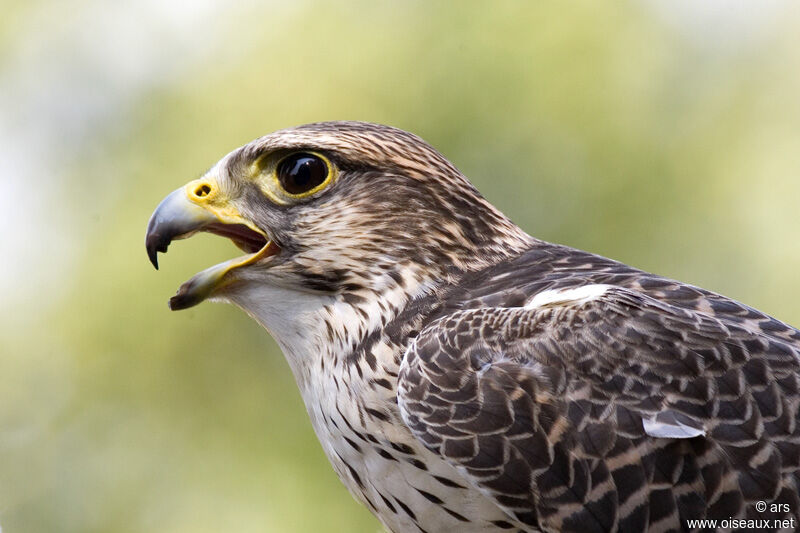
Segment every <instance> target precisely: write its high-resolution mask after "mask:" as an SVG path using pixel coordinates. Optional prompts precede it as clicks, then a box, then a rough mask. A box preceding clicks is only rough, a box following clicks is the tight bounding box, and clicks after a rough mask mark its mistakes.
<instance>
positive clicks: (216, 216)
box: [145, 179, 280, 311]
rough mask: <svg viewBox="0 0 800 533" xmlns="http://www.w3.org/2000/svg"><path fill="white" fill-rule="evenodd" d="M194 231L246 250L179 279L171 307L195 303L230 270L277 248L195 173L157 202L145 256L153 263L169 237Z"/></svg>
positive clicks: (182, 236) (220, 284) (221, 283)
mask: <svg viewBox="0 0 800 533" xmlns="http://www.w3.org/2000/svg"><path fill="white" fill-rule="evenodd" d="M198 231H206V232H209V233H214V234H216V235H221V236H223V237H227V238H229V239H231V240H232V241H233V242H234V244H236V246H238V247H239V248H240V249H242V250H243V251H245V252H247V253H248V255H245V256H242V257H237V258H235V259H231V260H229V261H225V262H223V263H220V264H218V265H214V266H212V267H210V268H207V269H205V270H203V271H202V272H200V273H198V274H196V275H195V276H194V277H192V279H190V280H189V281H187V282H186V283H184V284H183V285H181V287H180V289H178V292H177V294H175V296H173V297H172V298H171V299H170V300H169V307H170V309H172V310H173V311H177V310H179V309H187V308H189V307H192V306H194V305H197V304H199V303H200V302H202V301H203V300H205V299H206V298H208V297H209V296H211V295H212V294H213V293H214V292H215V291H217V290H219V289H220V288H221V287H223V286H225V285H226V283H227V282H228V281H230V279H231V278H230V276H228V274H229V273H230V272H231V271H233V270H235V269H237V268H241V267H243V266H246V265H250V264H252V263H255V262H256V261H258V260H260V259H263V258H266V257H269V256H272V255H275V254H277V253H278V252H279V251H280V248H278V246H277V245H275V244H274V243H273V242H272V241H270V240H269V238H268V237H267V235H266V234H265V233H264V232H263V231H262V230H261V229H259V228H258V227H256V226H255V224H253V223H252V222H250V221H248V220H246V219H244V218H243V217H242V216H241V215H240V214H239V212H238V211H237V210H236V208H235V207H234V206H233V205H232V204H231V203H230V202H229V201H228V199H227V198H226V197H225V196H224V194H222V193H221V192H220V190H219V187H218V186H217V184H216V183H215V182H214V181H213V180H209V179H200V180H196V181H193V182H191V183H189V184H187V185H186V186H184V187H181V188H180V189H178V190H176V191H174V192H172V193H171V194H169V196H167V197H166V198H164V200H162V201H161V203H160V204H158V207H156V210H155V211H154V212H153V215H152V216H151V217H150V222H149V223H148V224H147V235H146V236H145V247H146V248H147V256H148V257H149V258H150V262H151V263H153V266H154V267H155V268H156V269H158V252H162V253H164V252H166V251H167V247H168V246H169V244H170V243H171V242H172V241H174V240H178V239H185V238H187V237H191V236H192V235H194V234H195V233H197V232H198Z"/></svg>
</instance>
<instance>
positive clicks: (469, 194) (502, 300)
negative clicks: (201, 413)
mask: <svg viewBox="0 0 800 533" xmlns="http://www.w3.org/2000/svg"><path fill="white" fill-rule="evenodd" d="M297 153H310V154H317V155H319V157H320V158H321V160H324V161H326V162H327V163H328V165H329V166H330V168H331V169H332V170H331V171H330V174H329V175H328V176H329V178H330V179H329V182H326V183H327V184H324V185H320V188H319V190H316V189H311V193H310V194H308V195H307V196H302V195H294V196H292V195H287V194H285V191H282V190H280V189H276V188H275V187H276V183H278V182H277V181H275V180H274V179H273V178H274V176H275V174H276V173H279V172H280V170H275V169H276V168H280V164H281V163H280V162H281V161H284V160H285V159H286V158H287V157H290V156H291V155H292V154H297ZM190 185H191V186H190V187H187V188H186V189H185V190H179V191H176V193H173V195H171V196H170V198H168V200H165V203H164V204H162V206H161V207H159V209H158V210H157V212H156V213H155V214H154V216H153V219H152V221H151V224H150V227H149V228H148V239H147V244H148V251H149V253H150V255H151V258H152V259H154V258H155V255H156V251H165V250H166V246H167V245H168V244H169V242H170V241H171V240H173V239H175V238H180V237H184V236H188V235H191V234H192V233H194V232H195V231H211V232H214V233H218V234H221V235H225V236H228V237H231V238H232V239H233V240H234V242H237V244H239V245H240V247H242V248H244V249H245V250H246V251H248V252H253V254H252V255H250V256H247V258H245V259H244V260H242V261H239V262H236V263H230V262H229V263H230V264H229V265H227V266H225V268H221V267H212V269H209V270H208V271H206V272H204V273H201V274H199V275H198V276H196V277H195V278H193V280H191V281H190V282H188V283H187V284H185V285H184V286H183V287H182V289H181V291H180V292H179V294H178V296H177V297H176V298H175V299H173V306H174V307H176V308H183V307H187V306H189V305H194V304H196V303H198V302H199V301H201V300H202V299H204V298H206V297H210V298H214V299H218V300H224V301H230V302H233V303H235V304H237V305H239V306H240V307H242V308H243V309H244V310H246V311H247V312H248V313H249V314H250V315H251V316H253V317H254V318H255V319H256V320H258V321H259V322H260V323H261V324H262V325H263V326H264V327H265V328H266V329H267V330H269V331H270V333H271V334H272V335H273V336H274V337H275V338H276V340H277V341H278V343H279V344H280V345H281V348H282V349H283V351H284V353H285V355H286V357H287V359H288V361H289V363H290V366H291V367H292V370H293V372H294V374H295V377H296V379H297V382H298V385H299V387H300V391H301V394H302V396H303V399H304V401H305V404H306V407H307V409H308V412H309V415H310V417H311V421H312V424H313V426H314V428H315V430H316V432H317V435H318V437H319V439H320V442H321V444H322V446H323V449H324V450H325V453H326V454H327V456H328V458H329V459H330V461H331V463H332V464H333V466H334V468H335V470H336V471H337V473H338V474H339V476H340V478H341V479H342V481H343V482H344V483H345V485H347V487H348V488H349V489H350V490H351V492H352V493H353V494H354V495H355V496H356V497H357V498H358V499H359V500H361V501H362V502H364V503H365V504H366V505H367V506H369V508H370V509H371V510H372V511H373V512H374V513H375V514H376V515H377V516H378V517H379V518H380V520H381V521H382V522H383V524H384V525H385V526H386V527H387V528H388V529H389V530H391V531H394V532H400V531H427V532H430V533H433V532H439V531H459V532H461V531H465V532H470V531H474V532H481V531H482V532H489V531H502V530H511V531H518V530H519V531H598V532H600V531H680V530H688V529H691V527H690V523H689V522H688V520H693V519H703V518H710V519H719V520H723V519H730V518H740V519H787V520H791V519H796V518H797V516H798V512H799V510H800V501H799V500H798V483H800V428H798V427H797V420H798V404H800V382H799V381H798V378H799V377H800V374H799V371H800V332H799V331H798V330H796V329H794V328H791V327H789V326H787V325H786V324H784V323H782V322H780V321H778V320H775V319H773V318H770V317H768V316H766V315H764V314H762V313H760V312H758V311H756V310H754V309H751V308H749V307H746V306H744V305H742V304H739V303H737V302H735V301H733V300H730V299H727V298H725V297H723V296H719V295H716V294H713V293H710V292H708V291H704V290H702V289H698V288H696V287H692V286H689V285H685V284H682V283H679V282H676V281H671V280H667V279H664V278H661V277H658V276H655V275H652V274H648V273H645V272H642V271H639V270H636V269H634V268H631V267H628V266H626V265H623V264H620V263H617V262H614V261H612V260H609V259H605V258H602V257H599V256H596V255H592V254H589V253H586V252H581V251H578V250H575V249H572V248H568V247H564V246H558V245H553V244H549V243H545V242H542V241H539V240H536V239H534V238H532V237H530V236H528V235H527V234H526V233H525V232H523V231H522V230H521V229H519V228H518V227H517V226H515V225H514V224H513V223H511V222H510V221H509V220H508V219H507V218H506V217H505V216H504V215H502V213H500V212H499V211H497V210H496V209H495V208H494V207H492V206H491V205H490V204H489V203H488V202H487V201H486V200H485V199H483V198H482V197H481V196H480V194H479V193H478V192H477V191H476V190H475V189H474V187H473V186H472V185H471V184H470V183H469V182H468V181H467V180H466V178H464V176H463V175H461V173H460V172H459V171H458V170H457V169H456V168H455V167H454V166H453V165H452V164H451V163H449V162H448V161H447V160H446V159H444V158H443V157H442V156H441V155H440V154H438V153H437V152H436V151H435V150H433V149H432V148H431V147H430V146H428V145H427V144H425V143H424V142H423V141H422V140H421V139H419V138H418V137H416V136H413V135H411V134H409V133H406V132H402V131H400V130H397V129H394V128H389V127H386V126H379V125H373V124H364V123H353V122H333V123H320V124H310V125H307V126H301V127H299V128H294V129H290V130H284V131H280V132H276V133H274V134H271V135H268V136H266V137H263V138H261V139H257V140H256V141H253V142H252V143H250V144H248V145H246V146H244V147H242V148H240V149H238V150H235V151H234V152H232V153H231V154H229V155H228V156H226V157H225V158H223V159H222V160H221V161H220V162H219V163H218V164H217V165H215V166H214V167H213V168H212V169H211V170H210V171H209V172H208V173H207V175H206V176H204V177H203V178H201V180H198V181H197V182H193V183H192V184H190ZM277 186H280V184H278V185H277ZM201 190H203V191H206V192H205V193H204V194H200V193H199V192H198V193H197V194H195V192H196V191H201ZM179 204H180V206H179ZM176 206H177V207H176ZM187 213H189V214H187ZM267 241H269V242H270V244H267ZM756 502H767V503H768V504H769V505H770V507H768V508H767V510H766V511H764V512H760V509H757V508H756ZM771 529H773V530H775V529H779V528H778V527H777V526H773V527H771Z"/></svg>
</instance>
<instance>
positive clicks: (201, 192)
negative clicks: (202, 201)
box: [194, 183, 211, 198]
mask: <svg viewBox="0 0 800 533" xmlns="http://www.w3.org/2000/svg"><path fill="white" fill-rule="evenodd" d="M210 193H211V186H210V185H208V184H206V183H203V184H202V185H198V186H197V188H196V189H195V190H194V195H195V196H197V197H198V198H203V197H205V196H208V195H209V194H210Z"/></svg>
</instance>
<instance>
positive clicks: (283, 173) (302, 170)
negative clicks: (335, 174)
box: [277, 152, 328, 194]
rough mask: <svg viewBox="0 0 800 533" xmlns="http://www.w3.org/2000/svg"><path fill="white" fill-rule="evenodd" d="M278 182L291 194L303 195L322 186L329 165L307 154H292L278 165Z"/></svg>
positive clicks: (317, 157) (319, 158)
mask: <svg viewBox="0 0 800 533" xmlns="http://www.w3.org/2000/svg"><path fill="white" fill-rule="evenodd" d="M277 173H278V181H280V182H281V186H283V189H284V190H285V191H286V192H288V193H289V194H303V193H304V192H308V191H310V190H311V189H313V188H314V187H317V186H318V185H320V184H322V183H323V182H324V181H325V180H326V179H327V177H328V165H327V164H326V163H325V161H323V160H322V158H321V157H319V156H316V155H314V154H309V153H306V152H299V153H296V154H292V155H290V156H288V157H286V158H285V159H283V160H282V161H281V162H280V163H278V170H277Z"/></svg>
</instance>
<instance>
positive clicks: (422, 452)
mask: <svg viewBox="0 0 800 533" xmlns="http://www.w3.org/2000/svg"><path fill="white" fill-rule="evenodd" d="M413 322H414V321H411V322H405V323H404V327H403V328H402V329H403V330H408V331H410V332H411V333H412V334H413V329H414V323H413ZM387 329H388V330H389V332H391V330H392V328H387ZM397 333H398V335H400V334H401V332H400V331H397ZM402 333H403V334H405V335H403V336H402V337H401V338H405V337H407V331H404V332H402ZM404 344H405V343H404V342H398V341H397V340H394V339H392V337H391V336H390V335H389V334H388V333H385V332H384V334H383V335H381V336H380V337H376V338H373V339H371V340H370V341H369V342H368V343H367V344H365V345H362V346H360V347H359V349H360V350H364V351H363V353H360V354H356V353H353V354H350V357H349V358H348V357H342V355H343V354H333V353H330V354H327V356H326V357H324V360H326V361H328V362H330V361H339V362H340V364H337V365H330V364H328V365H325V364H323V363H318V364H319V365H320V367H319V368H318V369H317V372H315V373H314V378H313V379H314V381H315V382H314V383H312V384H310V385H312V387H311V388H312V389H313V390H309V391H304V394H303V396H304V400H305V402H306V407H307V409H308V412H309V415H310V418H311V422H312V425H313V427H314V430H315V431H316V433H317V437H318V438H319V441H320V443H321V445H322V447H323V450H324V451H325V454H326V455H327V457H328V459H329V460H330V462H331V464H332V465H333V468H334V470H335V471H336V473H337V474H338V476H339V478H340V479H341V480H342V482H343V483H344V484H345V485H346V486H347V488H348V489H349V490H350V492H351V493H352V494H353V495H354V496H355V497H356V499H358V500H359V501H361V502H362V503H364V505H366V506H367V507H368V508H369V509H370V510H371V511H372V512H373V513H374V514H375V515H376V516H377V517H378V518H379V519H380V520H381V522H382V523H383V525H384V526H385V527H386V528H387V529H388V530H389V531H392V532H395V533H400V532H406V531H427V532H434V531H436V532H448V531H454V532H455V531H459V532H473V531H474V532H485V531H500V530H503V529H513V528H514V527H515V525H514V524H513V523H512V522H511V521H510V520H509V518H508V517H507V516H506V515H505V514H504V513H503V512H502V511H501V510H500V509H499V508H498V507H497V506H496V505H494V504H493V503H492V502H491V501H490V500H488V499H487V498H485V497H484V496H483V495H481V494H480V493H479V492H478V491H476V490H475V489H474V488H472V487H471V486H469V484H468V483H467V482H466V481H465V480H464V479H463V478H462V477H461V475H460V474H459V473H458V472H457V471H456V469H455V468H454V467H452V466H450V465H449V464H448V463H446V462H445V461H443V460H442V459H441V458H440V457H439V456H438V455H436V454H434V453H432V452H430V451H429V450H427V449H426V448H425V447H424V446H422V444H421V443H419V442H418V441H417V440H416V439H415V438H414V436H413V435H412V434H411V432H410V431H409V430H408V429H407V428H406V426H405V424H404V422H403V420H402V418H401V416H400V412H399V410H398V407H397V401H396V392H395V391H396V383H397V372H398V369H399V364H400V359H401V357H402V354H403V352H404V350H405V345H404Z"/></svg>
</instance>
